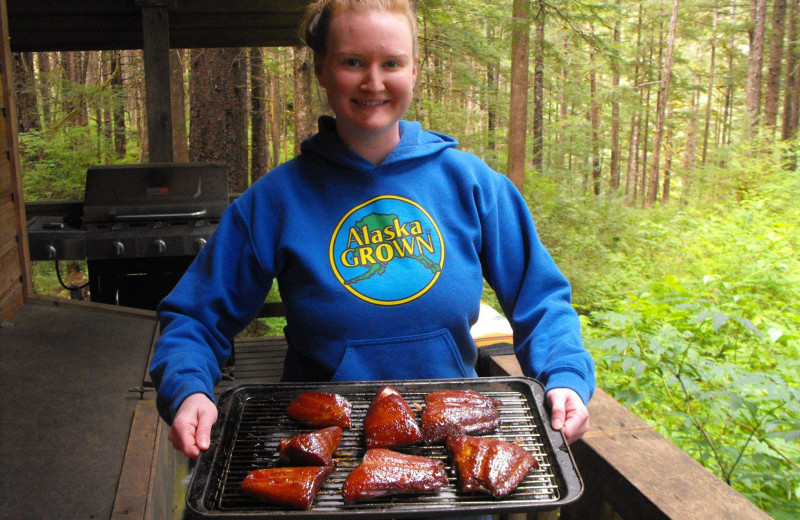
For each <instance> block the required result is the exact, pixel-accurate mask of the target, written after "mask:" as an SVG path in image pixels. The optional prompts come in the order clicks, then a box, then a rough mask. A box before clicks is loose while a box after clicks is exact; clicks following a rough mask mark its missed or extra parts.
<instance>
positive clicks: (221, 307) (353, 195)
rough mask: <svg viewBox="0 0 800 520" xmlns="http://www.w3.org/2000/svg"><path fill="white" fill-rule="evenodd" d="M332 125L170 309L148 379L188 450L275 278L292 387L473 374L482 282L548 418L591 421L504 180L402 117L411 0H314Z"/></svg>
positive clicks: (265, 193)
mask: <svg viewBox="0 0 800 520" xmlns="http://www.w3.org/2000/svg"><path fill="white" fill-rule="evenodd" d="M303 35H304V37H305V40H306V42H307V43H308V44H309V46H310V47H311V48H312V49H313V51H314V53H315V67H314V70H315V73H316V76H317V79H318V80H319V83H320V85H321V86H322V87H323V88H324V89H325V90H326V93H327V97H328V101H329V103H330V106H331V109H332V110H333V112H334V114H335V116H336V117H335V119H334V118H331V117H327V116H323V117H322V118H320V121H319V128H320V131H319V133H318V134H316V135H314V136H313V137H311V138H310V139H308V140H307V141H306V142H304V143H303V146H302V153H301V155H300V156H298V157H297V158H295V159H293V160H291V161H289V162H287V163H286V164H283V165H281V166H280V167H278V168H276V169H275V170H274V171H272V172H271V173H269V174H268V175H267V176H265V177H263V178H262V179H260V180H259V181H257V182H256V183H254V184H253V186H251V188H250V189H248V190H247V191H246V192H245V193H244V194H243V195H242V196H241V197H239V198H238V199H237V200H236V201H235V202H234V203H232V204H231V206H230V207H229V208H228V210H227V211H226V214H225V216H224V218H223V219H222V221H221V222H220V224H219V227H218V229H217V231H216V232H215V234H214V236H213V237H212V238H211V239H210V240H209V242H208V244H207V245H206V246H205V247H204V248H203V250H202V252H201V253H200V254H199V255H198V257H197V259H196V260H195V262H194V263H193V264H192V266H191V267H190V268H189V270H188V271H187V273H186V275H185V276H184V277H183V279H182V280H181V281H180V283H179V284H178V285H177V286H176V287H175V289H174V291H173V292H172V293H171V294H170V295H169V296H167V297H166V298H165V299H164V301H163V302H162V303H161V305H160V307H159V318H160V320H161V324H162V335H161V337H160V339H159V342H158V345H157V349H156V352H155V354H154V357H153V362H152V366H151V374H152V376H153V380H154V382H155V383H156V386H157V388H158V399H157V403H158V407H159V411H160V413H161V415H162V417H164V419H165V420H167V421H168V422H169V423H171V424H172V429H171V431H170V439H171V441H172V443H173V444H174V446H175V447H176V449H179V450H181V451H183V453H184V454H186V455H187V456H189V457H193V458H196V457H197V456H198V455H199V453H200V451H201V450H205V449H207V448H208V445H209V436H210V429H211V426H212V425H213V423H214V422H215V421H216V418H217V411H216V407H215V405H214V403H213V388H214V386H215V385H216V383H217V382H219V379H220V366H223V365H224V363H225V360H226V358H227V356H228V355H229V354H230V341H229V338H232V337H234V336H235V335H236V333H238V332H239V331H240V330H242V329H243V328H244V327H245V326H246V325H247V324H248V323H249V322H250V321H252V319H253V318H254V317H255V315H256V313H257V312H258V310H259V308H260V306H261V304H262V303H263V301H264V298H265V296H266V294H267V292H268V291H269V289H270V287H271V284H272V280H273V279H277V280H278V285H279V288H280V291H281V297H282V300H283V302H284V305H285V307H286V314H287V316H286V321H287V327H286V330H285V335H286V338H287V342H288V344H289V348H288V351H287V355H286V360H285V367H284V374H283V380H285V381H328V380H339V381H351V380H380V379H423V378H424V379H427V378H453V377H475V376H476V373H475V369H474V364H475V361H476V359H477V349H476V347H475V344H474V342H473V341H472V338H471V336H470V333H469V329H470V325H472V324H473V323H474V322H475V320H477V317H478V311H479V306H480V298H481V294H482V290H483V278H484V277H485V278H486V280H487V281H488V282H489V284H490V285H491V286H492V287H493V288H494V290H495V292H496V294H497V297H498V301H499V302H500V304H501V306H502V307H503V310H504V313H505V315H506V316H507V317H508V319H509V321H510V322H511V324H512V327H513V328H514V346H515V351H516V355H517V358H518V359H519V362H520V365H521V367H522V369H523V372H524V373H525V374H526V375H529V376H531V377H536V378H537V379H539V380H541V381H542V382H543V383H545V385H546V391H547V400H548V403H549V405H550V407H551V415H552V425H553V427H554V428H555V429H562V430H563V432H564V434H565V436H566V437H567V439H568V440H569V441H570V442H574V441H575V440H576V439H579V438H580V437H581V436H582V435H583V433H584V432H585V431H586V430H587V429H588V427H589V415H588V411H587V410H586V406H585V403H587V402H588V400H589V399H590V397H591V395H592V393H593V391H594V365H593V362H592V360H591V357H590V356H589V355H588V353H587V352H586V351H585V349H584V348H583V345H582V342H581V337H580V324H579V320H578V317H577V315H576V314H575V311H574V310H573V308H572V306H571V304H570V298H571V295H570V287H569V284H568V283H567V281H566V280H565V279H564V277H563V276H562V275H561V273H560V272H559V271H558V269H557V267H556V266H555V264H554V263H553V261H552V259H551V257H550V255H549V254H548V253H547V251H546V250H545V248H544V247H543V246H542V244H541V243H540V241H539V239H538V237H537V235H536V230H535V227H534V224H533V221H532V219H531V216H530V213H529V211H528V208H527V206H526V204H525V201H524V200H523V198H522V197H521V195H520V194H519V192H518V191H517V190H516V189H515V188H514V186H513V184H512V183H511V182H510V181H508V179H507V178H506V177H504V176H502V175H500V174H498V173H496V172H494V171H492V170H491V169H490V168H489V167H488V166H487V165H486V164H485V163H484V162H483V161H481V160H480V159H478V158H477V157H475V156H473V155H470V154H467V153H463V152H460V151H458V150H456V144H457V143H456V141H455V140H453V139H452V138H450V137H447V136H444V135H441V134H436V133H433V132H426V131H423V130H422V129H421V128H420V125H419V124H417V123H410V122H407V121H403V120H402V119H401V118H402V116H403V114H404V113H405V112H406V110H407V109H408V107H409V105H410V103H411V101H412V97H413V88H414V82H415V80H416V77H417V61H418V50H417V29H416V14H415V12H414V10H413V6H412V5H411V4H410V3H409V2H408V0H320V1H318V2H316V3H315V4H313V5H312V6H311V7H310V9H309V12H308V15H307V18H306V21H305V22H304V24H303Z"/></svg>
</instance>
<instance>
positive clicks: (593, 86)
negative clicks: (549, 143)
mask: <svg viewBox="0 0 800 520" xmlns="http://www.w3.org/2000/svg"><path fill="white" fill-rule="evenodd" d="M590 30H591V32H592V38H594V27H593V26H592V25H591V24H590ZM589 123H590V125H591V127H592V159H591V160H592V193H594V194H595V195H600V173H601V172H600V134H599V128H600V107H599V105H598V103H597V70H595V64H594V46H590V47H589Z"/></svg>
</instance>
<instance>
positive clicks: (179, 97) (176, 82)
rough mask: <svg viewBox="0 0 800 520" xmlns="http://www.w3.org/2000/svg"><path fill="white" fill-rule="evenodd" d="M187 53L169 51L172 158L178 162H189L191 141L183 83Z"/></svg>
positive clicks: (174, 50)
mask: <svg viewBox="0 0 800 520" xmlns="http://www.w3.org/2000/svg"><path fill="white" fill-rule="evenodd" d="M185 60H186V51H184V50H178V49H171V50H170V51H169V75H170V81H169V84H170V103H171V105H172V108H171V113H172V156H173V158H174V160H175V161H176V162H188V161H189V141H188V136H187V135H186V89H185V86H184V81H183V73H184V66H183V63H184V61H185Z"/></svg>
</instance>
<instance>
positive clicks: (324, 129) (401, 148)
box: [300, 116, 458, 172]
mask: <svg viewBox="0 0 800 520" xmlns="http://www.w3.org/2000/svg"><path fill="white" fill-rule="evenodd" d="M456 146H458V141H456V140H455V139H453V138H452V137H450V136H447V135H444V134H439V133H436V132H428V131H424V130H422V125H420V124H419V123H417V122H411V121H400V142H399V143H398V144H397V147H395V149H394V150H393V151H392V153H390V154H389V155H388V156H387V157H386V159H384V160H383V162H381V163H380V164H378V165H375V164H372V163H371V162H369V161H368V160H367V159H365V158H363V157H361V156H360V155H358V154H357V153H355V152H354V151H352V150H351V149H350V148H348V147H347V145H345V144H344V142H342V140H341V139H339V135H338V134H337V133H336V119H334V118H333V117H331V116H321V117H320V118H319V132H318V133H316V134H314V135H313V136H311V137H309V138H308V139H306V140H305V141H303V144H302V145H301V147H300V150H301V152H302V154H303V155H304V156H306V157H309V158H313V159H314V160H316V161H321V162H324V163H327V164H329V165H331V166H333V167H335V168H337V169H338V168H342V169H345V170H353V171H358V172H369V171H372V170H376V169H378V168H390V167H394V166H397V165H399V164H402V163H404V162H406V161H411V160H415V159H420V158H423V157H428V156H431V155H434V154H437V153H439V152H441V151H442V150H445V149H447V148H455V147H456Z"/></svg>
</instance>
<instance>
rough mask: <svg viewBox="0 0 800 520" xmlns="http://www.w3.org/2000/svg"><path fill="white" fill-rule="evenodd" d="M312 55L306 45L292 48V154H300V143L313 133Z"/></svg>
mask: <svg viewBox="0 0 800 520" xmlns="http://www.w3.org/2000/svg"><path fill="white" fill-rule="evenodd" d="M313 60H314V56H313V53H312V52H311V49H309V48H308V47H295V48H294V154H295V155H299V154H300V143H302V142H303V141H305V140H306V139H307V138H308V137H311V134H313V133H314V126H315V125H314V114H313V112H312V110H311V79H312V74H311V72H312V71H313V68H314V63H313Z"/></svg>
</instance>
